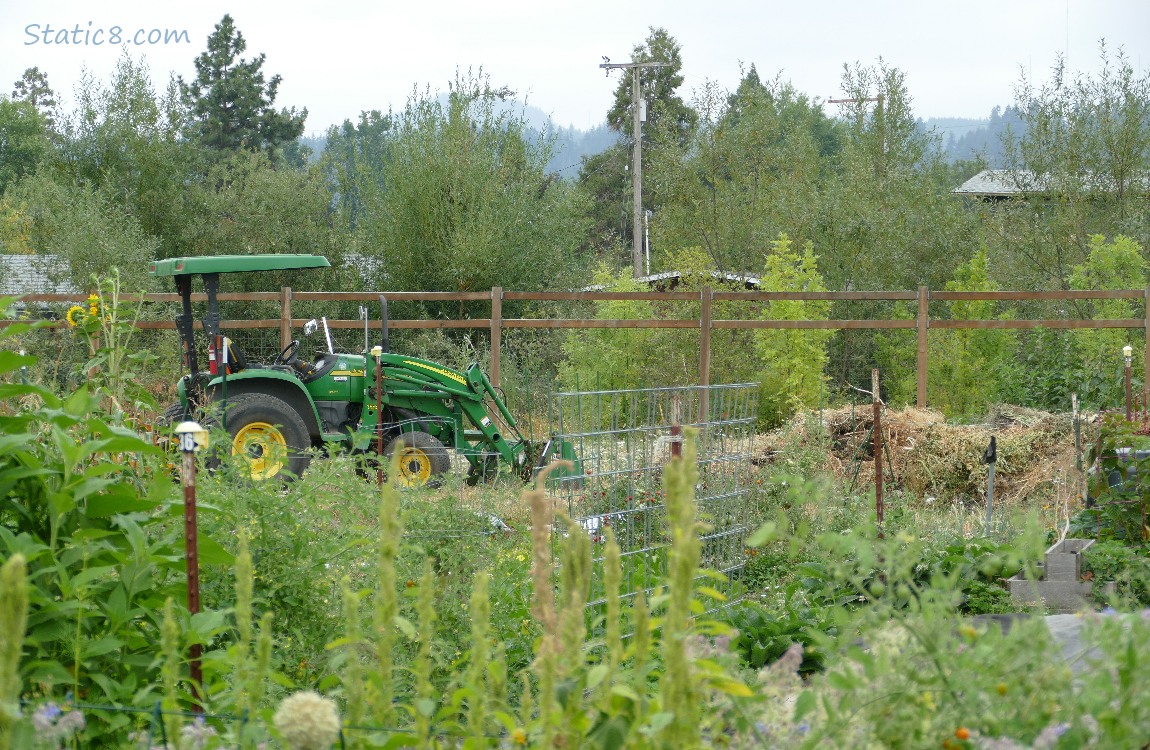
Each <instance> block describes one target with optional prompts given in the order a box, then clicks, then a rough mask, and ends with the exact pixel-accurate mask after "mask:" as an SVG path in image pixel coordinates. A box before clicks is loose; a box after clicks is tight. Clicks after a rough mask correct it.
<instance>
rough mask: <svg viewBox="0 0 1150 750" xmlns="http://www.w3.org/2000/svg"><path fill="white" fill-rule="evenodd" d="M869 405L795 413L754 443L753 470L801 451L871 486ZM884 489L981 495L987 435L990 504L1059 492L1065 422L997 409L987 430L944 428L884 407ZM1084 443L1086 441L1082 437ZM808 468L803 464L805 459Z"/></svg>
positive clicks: (1066, 466) (923, 412)
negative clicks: (992, 455) (992, 446)
mask: <svg viewBox="0 0 1150 750" xmlns="http://www.w3.org/2000/svg"><path fill="white" fill-rule="evenodd" d="M873 421H874V412H873V409H872V407H871V405H870V404H867V405H865V406H855V407H850V406H847V407H842V408H839V409H833V410H824V411H823V412H822V423H821V425H820V420H819V414H818V412H814V413H810V412H808V413H801V414H798V415H796V416H795V417H794V418H793V419H792V420H791V421H790V422H789V423H788V424H787V425H785V426H784V427H782V428H780V429H779V430H776V431H775V432H772V433H770V434H767V435H762V436H759V438H758V439H757V440H756V443H755V453H754V461H755V463H758V464H765V463H773V462H777V461H780V460H781V461H785V462H787V463H794V458H793V457H794V456H796V455H799V454H801V453H802V452H807V453H808V458H809V453H810V452H812V451H815V452H820V454H821V460H819V461H816V462H815V463H816V465H815V467H814V468H816V469H817V470H822V471H825V472H828V473H830V474H832V475H833V476H835V478H836V479H838V480H840V481H842V482H843V483H844V484H846V485H848V486H850V485H852V484H853V486H854V487H855V488H856V489H858V488H860V487H865V486H867V485H870V484H873V482H874V453H873V446H872V445H871V429H872V425H873ZM882 433H883V441H884V443H885V444H886V450H885V456H884V458H883V464H884V470H885V471H886V472H887V473H886V474H885V477H886V486H887V487H890V486H891V477H892V475H893V486H894V487H895V488H901V489H904V490H906V491H908V492H911V493H914V494H915V495H918V496H919V497H928V496H933V497H936V498H939V499H941V500H948V501H953V500H956V499H958V498H962V497H965V498H967V499H973V498H982V497H983V496H984V495H985V494H986V479H987V467H986V465H985V464H984V463H983V462H982V456H983V452H984V451H985V450H986V447H987V445H988V444H989V443H990V436H991V435H994V436H995V437H996V438H997V449H998V462H997V464H996V465H995V500H996V502H998V501H1002V502H1012V501H1020V500H1024V499H1027V498H1035V499H1037V498H1045V497H1050V496H1053V495H1056V494H1058V492H1059V491H1060V490H1061V491H1062V492H1063V493H1064V494H1065V493H1066V492H1068V491H1069V488H1070V486H1071V485H1072V484H1073V483H1074V482H1075V481H1076V480H1077V476H1076V475H1077V472H1076V470H1075V457H1074V431H1073V424H1072V421H1071V417H1070V416H1069V415H1066V414H1049V413H1046V412H1041V411H1037V410H1034V409H1026V408H1022V407H1016V406H996V407H994V408H993V409H992V410H991V412H990V414H989V415H988V418H987V423H986V424H979V425H955V424H947V422H946V420H945V418H944V417H943V415H942V414H941V413H939V412H937V411H932V410H929V409H913V408H905V409H901V410H894V409H886V408H884V409H883V412H882ZM1084 437H1085V436H1084ZM806 464H807V465H808V466H809V465H810V461H807V462H806Z"/></svg>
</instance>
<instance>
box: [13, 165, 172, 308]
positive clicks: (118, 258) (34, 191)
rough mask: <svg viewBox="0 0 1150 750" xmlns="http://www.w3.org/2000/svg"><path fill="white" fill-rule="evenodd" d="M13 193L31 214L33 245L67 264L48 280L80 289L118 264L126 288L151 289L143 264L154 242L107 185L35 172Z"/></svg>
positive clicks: (150, 255)
mask: <svg viewBox="0 0 1150 750" xmlns="http://www.w3.org/2000/svg"><path fill="white" fill-rule="evenodd" d="M13 194H14V195H15V196H16V197H17V199H18V200H20V201H21V202H22V203H23V204H24V205H26V206H27V207H28V208H27V211H28V214H29V215H30V216H31V217H32V218H33V224H32V231H31V238H32V244H33V246H34V247H36V248H37V249H38V250H39V251H40V252H41V253H43V254H46V255H55V256H58V257H59V258H61V259H63V260H64V261H65V262H66V263H67V267H66V273H67V276H66V278H65V279H53V281H57V282H59V281H69V282H71V283H72V285H74V286H75V287H77V288H79V289H84V288H87V287H89V286H90V284H91V280H92V277H93V276H96V275H100V276H106V275H107V274H108V273H109V271H110V269H113V268H118V269H120V272H121V275H120V279H121V281H122V283H123V284H124V285H126V286H128V288H130V289H133V290H145V291H150V290H152V289H155V281H154V280H153V279H151V278H150V277H148V275H147V262H148V261H150V260H152V259H153V258H155V257H156V253H157V251H158V249H159V243H158V241H157V240H156V238H155V237H153V236H151V235H148V234H147V233H146V232H144V231H143V229H142V228H141V227H140V225H139V223H138V222H137V221H136V219H135V218H134V217H133V216H132V214H131V213H130V212H128V211H127V210H126V209H125V208H124V206H123V204H122V203H121V202H120V201H119V200H117V198H116V196H115V193H114V192H113V191H112V190H111V189H108V188H101V187H83V186H79V185H69V184H67V183H64V182H57V181H56V180H54V179H53V178H52V177H51V176H49V175H47V174H38V175H36V176H34V177H32V178H30V179H27V180H24V181H23V182H21V183H20V184H19V185H18V186H17V187H16V188H15V190H14V191H13Z"/></svg>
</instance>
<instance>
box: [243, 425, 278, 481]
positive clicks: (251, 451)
mask: <svg viewBox="0 0 1150 750" xmlns="http://www.w3.org/2000/svg"><path fill="white" fill-rule="evenodd" d="M232 455H233V456H241V457H242V458H243V459H244V462H245V463H246V464H247V467H248V473H249V474H250V475H251V478H252V479H271V478H272V477H274V476H275V475H276V474H279V473H280V471H281V470H283V468H284V464H285V463H287V441H286V440H284V436H283V433H282V432H280V431H279V430H278V429H277V428H276V427H275V426H274V425H270V424H268V423H267V422H250V423H248V424H246V425H244V426H243V427H241V428H240V430H239V432H237V433H236V436H235V437H234V438H232Z"/></svg>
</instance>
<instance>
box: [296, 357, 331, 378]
mask: <svg viewBox="0 0 1150 750" xmlns="http://www.w3.org/2000/svg"><path fill="white" fill-rule="evenodd" d="M339 357H340V355H338V354H326V353H323V354H319V355H318V357H317V359H316V361H315V362H304V361H303V360H301V359H296V360H293V361H292V367H294V368H295V369H296V371H297V372H298V373H299V376H300V380H302V381H303V382H305V383H310V382H312V381H313V380H318V379H319V378H322V377H323V376H324V375H327V374H328V373H329V372H331V371H332V370H333V369H335V363H336V362H338V361H339Z"/></svg>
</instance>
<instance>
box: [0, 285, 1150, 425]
mask: <svg viewBox="0 0 1150 750" xmlns="http://www.w3.org/2000/svg"><path fill="white" fill-rule="evenodd" d="M384 294H385V295H386V297H387V298H388V300H390V301H396V302H400V301H415V302H487V303H489V304H490V306H491V312H490V315H489V317H487V318H467V319H462V320H455V319H450V318H439V319H432V320H391V321H389V322H388V326H389V327H391V328H408V329H412V328H422V329H436V328H438V329H445V328H468V329H487V330H488V331H489V332H490V336H491V355H490V356H491V360H490V362H489V365H488V374H489V377H490V379H491V382H492V383H493V384H494V385H499V380H500V363H501V358H502V336H503V331H504V330H506V329H517V328H522V329H528V328H536V329H601V328H616V329H618V328H632V329H639V328H661V329H668V328H683V329H691V330H698V331H700V346H699V350H700V351H699V383H700V384H701V385H710V384H711V383H710V380H711V346H710V340H711V333H712V332H713V331H714V330H716V329H747V328H765V329H831V330H841V329H908V330H909V329H914V330H915V331H916V332H917V339H918V341H917V343H918V347H917V362H916V370H917V383H916V399H915V400H916V404H917V406H919V407H920V408H923V407H925V406H926V386H927V365H928V348H927V337H928V334H929V331H930V329H931V328H936V329H1034V328H1061V329H1103V328H1141V329H1143V330H1144V331H1145V341H1146V344H1145V351H1144V355H1143V356H1144V358H1145V364H1146V372H1150V287H1148V288H1147V289H1121V290H1092V291H1078V290H1074V291H1061V290H1059V291H993V292H991V291H932V290H930V289H928V288H927V287H925V286H920V287H919V288H918V290H917V291H869V292H865V291H859V292H754V291H744V292H732V291H715V290H714V289H712V288H711V287H705V288H704V289H703V290H702V291H700V292H674V291H651V292H606V291H581V292H515V291H506V290H504V289H503V288H502V287H493V288H492V289H491V290H490V291H483V292H386V293H384ZM379 295H380V292H301V291H294V290H293V289H292V288H291V287H283V288H282V289H281V290H280V291H279V292H238V293H237V292H231V293H221V294H220V295H219V299H220V301H221V302H278V303H279V305H280V316H279V317H278V318H266V319H257V320H223V321H221V322H220V326H221V328H224V329H241V328H278V329H279V330H280V341H281V345H283V346H287V344H288V343H289V342H290V341H291V338H292V329H295V328H300V327H302V326H303V324H304V322H305V319H304V318H296V317H293V316H292V302H293V301H298V302H378V300H379ZM17 299H18V300H19V301H20V302H22V303H24V304H25V305H26V304H29V303H41V304H49V303H69V302H82V301H84V300H85V299H86V295H84V294H28V295H23V296H20V297H18V298H17ZM206 299H207V298H206V296H205V295H204V294H202V293H201V294H193V295H192V300H193V301H195V302H203V301H205V300H206ZM1109 299H1131V300H1133V299H1140V300H1143V301H1144V306H1145V310H1146V312H1145V313H1144V316H1143V317H1142V318H1121V319H1108V320H1095V319H1091V318H1068V317H1067V318H1051V319H1031V320H953V319H944V318H931V317H930V311H929V305H930V302H932V301H939V302H957V301H993V302H1003V301H1015V302H1018V301H1056V300H1066V301H1089V300H1109ZM121 300H123V301H126V302H136V301H146V302H168V303H172V302H178V301H179V295H177V294H144V295H135V294H132V295H123V296H121ZM620 300H623V301H625V300H633V301H680V302H699V303H700V314H699V317H697V318H679V319H675V318H671V319H653V320H652V319H635V318H631V319H598V318H506V317H504V316H503V303H504V302H508V301H511V302H528V301H531V302H606V301H620ZM816 300H817V301H831V302H836V301H850V302H868V301H886V302H891V301H893V302H917V311H916V314H915V317H914V318H901V319H896V318H875V317H868V318H860V319H835V320H761V319H715V318H713V316H712V309H713V308H712V305H713V303H714V302H751V303H753V302H759V303H762V302H771V301H816ZM12 322H13V321H0V327H4V326H6V325H11V323H12ZM328 324H329V325H330V326H331V327H332V328H336V329H343V328H357V329H359V328H363V327H364V324H363V321H362V320H329V321H328ZM49 325H50V327H59V326H63V325H65V323H63V322H62V321H56V322H53V323H50V324H49ZM137 325H138V326H139V327H140V328H147V329H161V330H169V329H170V330H174V329H175V327H176V326H175V322H174V320H173V321H140V322H138V323H137ZM197 325H198V324H197ZM368 328H370V329H374V330H379V328H380V321H379V320H378V319H377V320H372V321H369V322H368ZM1148 380H1150V379H1148ZM1147 395H1150V394H1147Z"/></svg>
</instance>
